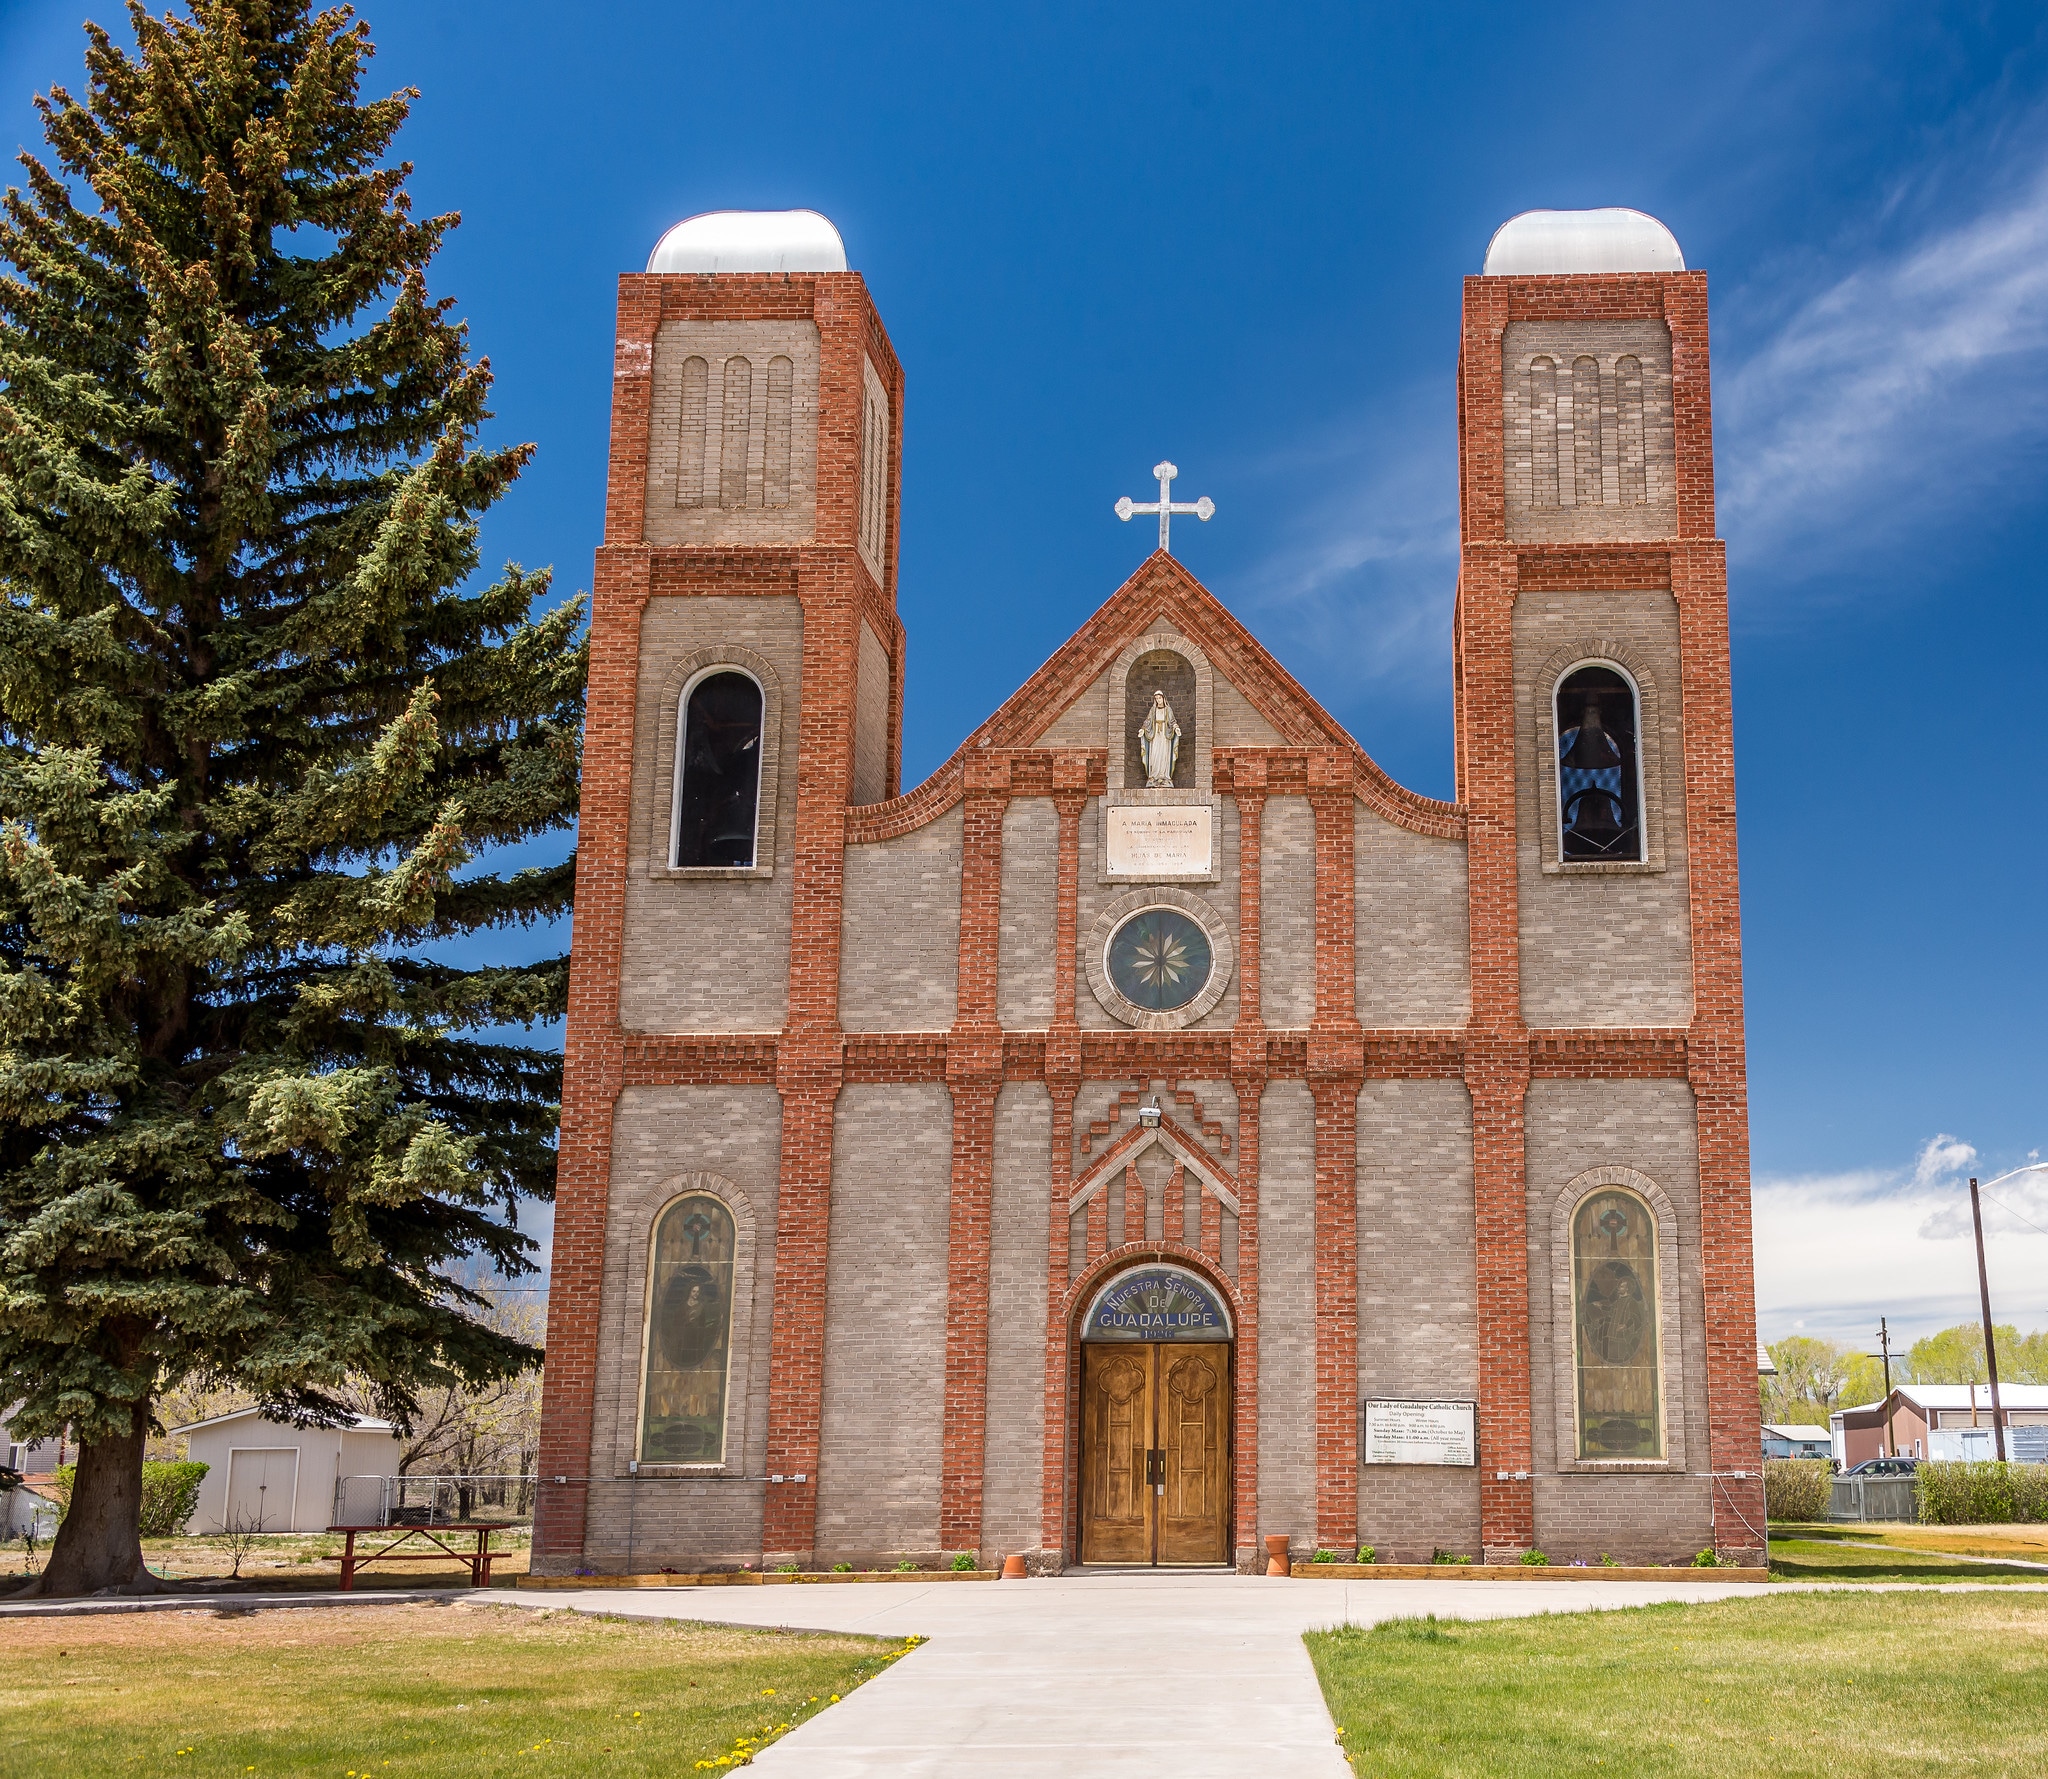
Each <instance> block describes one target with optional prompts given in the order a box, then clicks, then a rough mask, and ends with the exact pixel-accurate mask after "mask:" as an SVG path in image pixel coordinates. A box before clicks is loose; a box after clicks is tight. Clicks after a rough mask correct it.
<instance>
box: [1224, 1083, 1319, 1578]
mask: <svg viewBox="0 0 2048 1779" xmlns="http://www.w3.org/2000/svg"><path fill="white" fill-rule="evenodd" d="M1259 1176H1260V1179H1259V1523H1258V1526H1257V1527H1256V1528H1252V1527H1245V1526H1240V1527H1239V1528H1238V1533H1237V1536H1238V1542H1239V1543H1240V1544H1245V1543H1250V1542H1252V1541H1253V1535H1254V1534H1255V1535H1256V1537H1258V1538H1265V1537H1270V1536H1273V1535H1276V1534H1278V1533H1281V1532H1285V1533H1287V1534H1288V1536H1289V1537H1291V1538H1292V1539H1293V1540H1294V1542H1295V1548H1296V1549H1297V1550H1313V1549H1314V1547H1315V1536H1316V1327H1315V1247H1316V1244H1315V1179H1316V1113H1315V1102H1314V1100H1313V1099H1311V1098H1310V1096H1309V1090H1308V1085H1307V1083H1306V1082H1302V1081H1276V1082H1274V1083H1273V1084H1272V1085H1271V1086H1270V1087H1268V1088H1267V1089H1266V1094H1265V1098H1264V1099H1263V1100H1261V1101H1260V1105H1259Z"/></svg>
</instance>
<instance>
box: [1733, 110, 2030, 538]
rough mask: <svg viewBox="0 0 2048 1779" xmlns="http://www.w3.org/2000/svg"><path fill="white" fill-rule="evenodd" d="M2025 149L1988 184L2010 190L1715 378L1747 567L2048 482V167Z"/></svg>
mask: <svg viewBox="0 0 2048 1779" xmlns="http://www.w3.org/2000/svg"><path fill="white" fill-rule="evenodd" d="M2029 135H2030V136H2031V132H2029ZM2022 153H2023V156H2024V158H2023V159H2020V160H2018V161H2017V163H2016V164H2015V165H2013V166H2012V167H2010V168H2008V169H2007V171H2006V175H2005V177H2004V178H2003V179H2002V180H1998V179H1994V180H1992V181H1990V182H1989V183H1990V185H1991V186H1992V187H1993V188H1995V189H2001V190H2002V193H2003V195H2002V196H2001V197H1998V198H1996V199H1994V200H1993V201H1992V202H1990V203H1988V204H1985V205H1983V206H1982V207H1980V208H1977V209H1975V210H1974V211H1972V212H1971V213H1968V214H1965V215H1962V216H1960V217H1959V216H1957V215H1956V214H1955V212H1954V211H1952V210H1951V211H1949V212H1946V213H1944V214H1942V215H1941V216H1940V217H1939V218H1938V219H1937V220H1935V221H1933V222H1932V223H1930V224H1928V225H1927V226H1926V227H1925V228H1924V229H1923V230H1922V231H1921V232H1920V233H1919V234H1918V235H1917V236H1915V237H1914V238H1913V239H1911V240H1910V241H1908V242H1907V243H1906V244H1905V245H1903V246H1901V247H1899V248H1897V249H1895V250H1893V251H1891V252H1889V253H1879V254H1876V255H1873V256H1872V257H1871V258H1869V259H1867V260H1866V261H1865V262H1864V263H1862V264H1859V265H1857V266H1856V267H1855V268H1854V269H1853V270H1851V271H1849V272H1848V273H1847V274H1846V275H1844V276H1842V277H1839V278H1837V279H1836V280H1835V281H1834V282H1832V283H1830V284H1828V285H1827V286H1826V287H1825V288H1823V289H1820V290H1818V291H1816V292H1813V293H1812V294H1810V295H1807V296H1806V297H1805V298H1804V299H1803V300H1798V301H1795V303H1794V304H1793V306H1792V309H1791V313H1790V316H1789V318H1788V319H1787V320H1786V321H1785V322H1784V323H1783V324H1782V325H1781V326H1779V327H1778V328H1777V329H1776V330H1775V331H1774V332H1773V333H1772V334H1771V335H1770V336H1769V337H1768V338H1767V339H1765V340H1764V342H1763V343H1762V344H1761V345H1760V346H1759V347H1758V348H1757V349H1756V350H1755V351H1753V352H1751V353H1749V354H1748V355H1747V356H1744V357H1741V358H1740V359H1739V362H1737V363H1736V364H1735V365H1734V367H1733V369H1732V370H1724V371H1723V372H1722V374H1721V375H1719V376H1718V377H1717V378H1716V379H1715V381H1716V389H1715V407H1716V414H1717V420H1718V423H1719V431H1720V433H1721V441H1720V448H1719V450H1718V452H1717V456H1718V460H1719V466H1720V485H1719V490H1718V493H1719V506H1720V513H1721V520H1722V530H1723V531H1724V533H1725V534H1726V535H1727V536H1728V538H1729V540H1730V547H1731V550H1732V551H1733V552H1734V553H1735V554H1736V555H1737V556H1738V557H1744V558H1749V559H1755V558H1758V557H1761V556H1764V555H1766V554H1768V555H1770V556H1773V557H1776V558H1780V559H1783V558H1784V557H1786V556H1787V555H1788V554H1789V555H1790V556H1792V557H1794V558H1796V557H1797V556H1798V555H1799V554H1800V552H1801V546H1802V545H1807V546H1809V547H1811V548H1813V549H1814V550H1816V551H1820V550H1823V549H1824V550H1826V551H1828V552H1838V551H1839V549H1840V547H1841V544H1842V540H1843V536H1844V534H1845V533H1846V532H1848V531H1849V530H1850V529H1851V528H1852V527H1857V526H1860V527H1862V528H1863V530H1864V531H1865V532H1866V534H1867V535H1868V536H1869V537H1870V538H1871V539H1872V541H1875V539H1876V538H1878V537H1881V536H1882V535H1884V534H1886V533H1889V532H1892V531H1894V530H1895V529H1896V528H1897V527H1898V526H1900V525H1910V524H1915V523H1921V522H1925V521H1926V520H1928V519H1931V518H1947V519H1955V518H1958V517H1960V516H1961V513H1960V511H1959V509H1961V508H1963V507H1965V506H1966V505H1967V504H1968V503H1969V502H1970V501H1971V500H1972V498H1973V497H1978V496H1981V495H1982V494H1984V493H1985V492H1986V491H1988V490H1989V489H1991V488H1994V487H1996V486H1998V485H2002V484H2005V483H2008V482H2010V481H2012V480H2014V479H2017V478H2019V477H2022V476H2027V475H2031V474H2033V473H2035V471H2036V468H2037V466H2036V465H2035V464H2034V463H2033V462H2032V461H2031V459H2032V455H2033V453H2032V450H2031V449H2030V447H2032V446H2035V445H2037V444H2039V443H2041V442H2042V441H2043V440H2048V399H2044V398H2048V171H2044V170H2043V169H2042V166H2041V160H2042V157H2041V153H2040V151H2039V149H2038V147H2036V146H2033V145H2032V144H2031V142H2030V144H2029V145H2028V146H2027V147H2026V148H2025V149H2024V150H2023V151H2022ZM1954 183H1955V184H1957V185H1965V184H1967V185H1969V187H1970V189H1971V190H1972V191H1973V192H1974V191H1981V190H1983V189H1984V188H1985V187H1984V184H1983V183H1981V182H1976V181H1967V180H1965V179H1963V178H1962V177H1960V176H1958V177H1957V178H1956V179H1955V181H1954ZM1746 294H1747V295H1748V296H1749V297H1750V298H1752V299H1755V298H1757V297H1759V296H1760V295H1761V294H1762V293H1760V292H1755V291H1752V292H1750V293H1746Z"/></svg>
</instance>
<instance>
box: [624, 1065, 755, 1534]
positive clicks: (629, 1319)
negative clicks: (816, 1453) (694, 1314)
mask: <svg viewBox="0 0 2048 1779" xmlns="http://www.w3.org/2000/svg"><path fill="white" fill-rule="evenodd" d="M781 1139H782V1101H781V1098H780V1096H779V1095H778V1094H777V1093H776V1092H775V1090H774V1089H773V1088H772V1087H629V1088H627V1089H626V1090H625V1091H624V1092H623V1093H621V1094H620V1095H619V1099H618V1104H617V1108H616V1110H615V1113H614V1116H613V1122H612V1172H611V1193H610V1199H609V1202H608V1205H607V1210H606V1226H605V1276H604V1293H603V1299H602V1304H603V1307H602V1311H601V1314H602V1316H603V1319H604V1320H603V1335H602V1338H601V1340H600V1342H599V1347H598V1350H599V1351H600V1352H601V1353H603V1354H605V1355H607V1364H608V1367H609V1370H608V1373H607V1375H605V1376H602V1377H600V1379H599V1380H598V1388H597V1392H596V1398H595V1402H594V1405H593V1406H594V1420H593V1427H592V1443H591V1459H590V1474H591V1476H592V1478H593V1479H594V1486H593V1488H592V1491H591V1504H590V1518H589V1526H590V1533H589V1536H590V1546H589V1548H590V1552H591V1555H590V1557H589V1561H590V1563H591V1565H592V1567H594V1568H598V1569H601V1570H607V1571H614V1570H615V1571H616V1572H626V1571H628V1570H629V1569H630V1567H631V1565H630V1564H629V1563H628V1561H627V1557H628V1547H629V1543H630V1547H631V1550H630V1554H631V1557H632V1562H633V1563H634V1564H637V1565H638V1567H639V1568H640V1569H641V1570H643V1571H644V1570H647V1569H657V1568H660V1567H662V1566H663V1565H664V1564H666V1565H667V1566H669V1567H670V1568H675V1569H683V1570H688V1569H692V1568H695V1567H698V1566H699V1565H713V1564H736V1563H742V1562H755V1561H758V1560H759V1558H760V1553H761V1487H760V1480H759V1479H760V1474H761V1469H762V1465H763V1463H764V1461H765V1459H766V1456H767V1443H768V1354H769V1344H770V1339H771V1331H772V1328H773V1324H774V1303H773V1298H774V1280H775V1197H776V1183H777V1178H778V1176H779V1174H780V1171H781ZM690 1174H716V1175H718V1176H720V1177H721V1178H723V1179H725V1180H729V1181H730V1182H731V1183H732V1185H733V1186H734V1187H735V1188H736V1189H737V1191H738V1192H739V1193H740V1194H743V1195H744V1198H745V1202H746V1207H747V1210H748V1211H749V1212H750V1214H751V1215H750V1218H749V1219H748V1220H747V1221H749V1222H750V1223H751V1236H750V1237H749V1236H748V1235H747V1233H746V1223H745V1222H743V1224H742V1247H743V1249H747V1250H750V1252H751V1258H750V1259H748V1258H746V1257H745V1256H744V1255H743V1257H742V1266H741V1274H742V1276H739V1277H736V1278H735V1280H734V1286H733V1297H734V1318H735V1327H734V1332H733V1343H732V1344H733V1367H732V1382H733V1402H732V1407H731V1410H730V1411H729V1415H728V1421H727V1427H728V1442H729V1443H728V1464H729V1466H730V1467H731V1468H733V1469H735V1470H737V1471H739V1472H740V1473H741V1474H740V1475H737V1476H733V1477H719V1478H709V1479H699V1478H690V1479H681V1478H663V1479H653V1478H649V1479H646V1480H643V1481H630V1480H628V1478H627V1474H626V1467H627V1464H628V1462H629V1460H630V1459H631V1458H632V1455H633V1444H634V1439H633V1435H634V1419H635V1416H636V1414H637V1411H638V1403H639V1389H640V1361H641V1351H642V1344H643V1333H644V1316H645V1304H646V1290H647V1248H648V1242H649V1239H650V1238H651V1236H652V1234H653V1229H654V1219H655V1217H656V1215H657V1214H658V1213H659V1212H660V1210H661V1208H662V1206H663V1205H665V1204H666V1203H667V1202H668V1201H669V1199H670V1198H672V1197H673V1196H674V1195H675V1193H676V1191H677V1190H678V1188H679V1184H680V1182H681V1180H682V1178H683V1176H686V1175H690ZM600 1479H601V1480H600Z"/></svg>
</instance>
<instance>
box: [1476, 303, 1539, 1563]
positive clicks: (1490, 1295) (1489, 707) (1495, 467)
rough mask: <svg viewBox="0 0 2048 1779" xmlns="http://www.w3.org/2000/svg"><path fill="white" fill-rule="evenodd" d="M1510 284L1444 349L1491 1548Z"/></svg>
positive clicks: (1514, 980) (1510, 991)
mask: <svg viewBox="0 0 2048 1779" xmlns="http://www.w3.org/2000/svg"><path fill="white" fill-rule="evenodd" d="M1509 315H1510V294H1509V291H1508V289H1507V288H1506V286H1505V285H1504V284H1503V283H1502V281H1500V280H1497V279H1485V278H1468V279H1467V280H1466V281H1465V337H1464V344H1463V349H1462V351H1461V352H1460V355H1459V360H1458V402H1459V410H1458V430H1459V441H1460V450H1459V491H1460V498H1461V506H1462V514H1463V521H1462V530H1463V533H1464V547H1463V550H1462V553H1461V557H1460V562H1459V571H1458V613H1457V624H1456V632H1457V734H1458V769H1459V776H1458V800H1459V801H1460V802H1461V803H1462V804H1464V805H1465V811H1466V815H1465V821H1466V829H1465V832H1466V861H1467V873H1468V890H1467V895H1468V916H1467V929H1466V930H1467V935H1468V943H1469V946H1470V953H1471V969H1472V1014H1471V1019H1470V1022H1469V1023H1468V1024H1467V1026H1466V1029H1465V1085H1466V1088H1467V1090H1468V1091H1469V1092H1470V1094H1471V1096H1472V1197H1473V1219H1474V1226H1475V1229H1474V1233H1475V1261H1476V1274H1477V1279H1476V1282H1477V1286H1478V1294H1479V1305H1478V1336H1479V1503H1480V1541H1481V1543H1482V1545H1483V1546H1484V1548H1485V1551H1486V1553H1487V1554H1488V1555H1489V1556H1509V1557H1512V1556H1514V1555H1517V1554H1519V1553H1520V1552H1521V1551H1524V1550H1527V1549H1529V1548H1530V1547H1531V1545H1532V1544H1533V1543H1534V1542H1535V1536H1536V1496H1535V1485H1534V1481H1533V1478H1532V1474H1531V1472H1532V1466H1533V1462H1534V1457H1533V1446H1532V1423H1531V1413H1532V1407H1531V1402H1530V1395H1529V1392H1530V1363H1529V1219H1528V1155H1527V1149H1526V1146H1525V1143H1524V1135H1523V1115H1524V1109H1525V1106H1526V1102H1527V1097H1528V1082H1529V1057H1528V1034H1527V1032H1526V1030H1525V1029H1524V1026H1523V1020H1522V980H1521V971H1522V954H1521V930H1520V922H1521V906H1520V892H1519V888H1518V885H1517V880H1516V875H1515V873H1516V857H1515V845H1516V804H1515V678H1514V666H1515V640H1514V611H1515V592H1516V578H1515V576H1516V564H1515V556H1514V553H1513V551H1512V550H1511V549H1510V548H1509V547H1508V544H1507V465H1506V457H1505V452H1504V449H1503V445H1502V439H1501V413H1502V407H1501V401H1502V394H1501V343H1502V338H1503V336H1504V334H1505V332H1506V328H1507V323H1508V320H1509Z"/></svg>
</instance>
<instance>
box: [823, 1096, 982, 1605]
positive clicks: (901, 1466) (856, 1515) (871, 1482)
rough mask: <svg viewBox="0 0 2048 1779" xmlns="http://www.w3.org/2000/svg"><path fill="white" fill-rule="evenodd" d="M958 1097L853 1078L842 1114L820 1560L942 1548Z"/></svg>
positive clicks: (920, 1553) (829, 1262)
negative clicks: (863, 1082) (950, 1207)
mask: <svg viewBox="0 0 2048 1779" xmlns="http://www.w3.org/2000/svg"><path fill="white" fill-rule="evenodd" d="M952 1156H953V1102H952V1096H951V1095H950V1094H948V1093H947V1092H946V1090H945V1089H944V1088H943V1087H939V1086H935V1085H929V1084H918V1085H890V1086H871V1085H856V1086H849V1087H848V1088H846V1089H845V1090H844V1091H843V1092H842V1093H841V1094H840V1096H839V1107H838V1114H837V1117H836V1118H835V1120H834V1124H833V1160H832V1216H831V1227H830V1232H829V1235H828V1238H827V1256H826V1266H827V1282H826V1292H825V1378H824V1392H823V1394H824V1416H823V1425H822V1428H821V1449H820V1455H819V1459H818V1522H817V1525H818V1530H817V1539H818V1546H817V1554H818V1558H819V1561H820V1562H821V1563H825V1564H830V1563H832V1562H835V1561H845V1562H850V1563H854V1564H856V1565H859V1566H863V1567H865V1566H868V1565H871V1564H874V1563H877V1562H880V1561H883V1560H884V1559H887V1560H889V1561H892V1562H893V1561H894V1560H896V1559H897V1558H898V1557H902V1556H909V1557H914V1558H924V1559H930V1558H934V1557H936V1556H937V1555H938V1554H939V1474H940V1428H941V1422H942V1418H943V1413H944V1408H945V1380H946V1249H947V1204H948V1192H949V1186H950V1179H951V1172H952Z"/></svg>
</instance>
